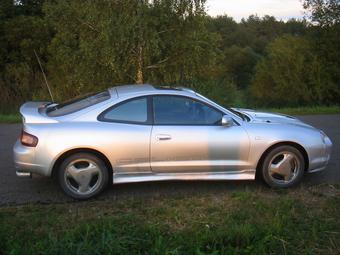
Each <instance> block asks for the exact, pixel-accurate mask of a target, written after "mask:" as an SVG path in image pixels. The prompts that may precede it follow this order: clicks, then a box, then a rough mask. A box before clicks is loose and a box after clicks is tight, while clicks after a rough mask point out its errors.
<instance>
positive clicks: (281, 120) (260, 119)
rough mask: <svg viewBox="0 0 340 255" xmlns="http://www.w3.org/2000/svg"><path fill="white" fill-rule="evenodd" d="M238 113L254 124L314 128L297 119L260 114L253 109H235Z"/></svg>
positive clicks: (274, 114) (272, 114) (279, 115)
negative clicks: (247, 117)
mask: <svg viewBox="0 0 340 255" xmlns="http://www.w3.org/2000/svg"><path fill="white" fill-rule="evenodd" d="M233 109H234V110H236V111H239V112H242V113H244V114H246V115H248V116H249V117H250V119H251V120H250V122H252V123H268V124H292V125H297V126H304V127H312V126H310V125H308V124H306V123H304V122H302V121H301V120H299V119H297V118H296V117H293V116H289V115H285V114H280V113H269V112H260V111H255V110H251V109H241V108H233Z"/></svg>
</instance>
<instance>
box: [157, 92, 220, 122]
mask: <svg viewBox="0 0 340 255" xmlns="http://www.w3.org/2000/svg"><path fill="white" fill-rule="evenodd" d="M153 109H154V123H155V124H156V125H157V124H158V125H217V124H219V123H220V121H221V119H222V113H221V112H220V111H218V110H215V109H214V108H212V107H210V106H207V105H205V104H203V103H200V102H198V101H195V100H193V99H190V98H187V97H180V96H154V97H153Z"/></svg>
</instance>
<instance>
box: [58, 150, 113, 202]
mask: <svg viewBox="0 0 340 255" xmlns="http://www.w3.org/2000/svg"><path fill="white" fill-rule="evenodd" d="M108 180H109V175H108V169H107V167H106V166H105V164H104V162H103V161H102V160H101V159H99V158H98V157H96V156H94V155H93V154H90V153H76V154H73V155H71V156H69V157H67V158H66V159H65V160H64V161H63V162H62V164H61V166H60V169H59V172H58V181H59V184H60V186H61V188H62V189H63V191H64V192H65V193H66V194H67V195H69V196H71V197H72V198H75V199H80V200H83V199H88V198H91V197H94V196H96V195H98V194H99V193H100V192H102V191H103V190H104V189H105V187H106V186H107V184H108Z"/></svg>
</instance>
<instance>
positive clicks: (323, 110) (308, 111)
mask: <svg viewBox="0 0 340 255" xmlns="http://www.w3.org/2000/svg"><path fill="white" fill-rule="evenodd" d="M259 110H261V111H267V112H277V113H283V114H288V115H314V114H340V106H336V105H335V106H315V107H294V108H289V107H286V108H265V109H259ZM19 122H21V116H20V115H19V114H0V123H19Z"/></svg>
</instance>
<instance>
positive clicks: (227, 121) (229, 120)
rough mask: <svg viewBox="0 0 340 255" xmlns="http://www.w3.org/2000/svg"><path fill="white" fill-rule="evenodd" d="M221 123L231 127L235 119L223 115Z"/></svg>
mask: <svg viewBox="0 0 340 255" xmlns="http://www.w3.org/2000/svg"><path fill="white" fill-rule="evenodd" d="M221 123H222V126H224V127H231V126H232V125H233V124H234V120H233V119H232V118H231V117H230V116H228V115H223V117H222V120H221Z"/></svg>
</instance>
